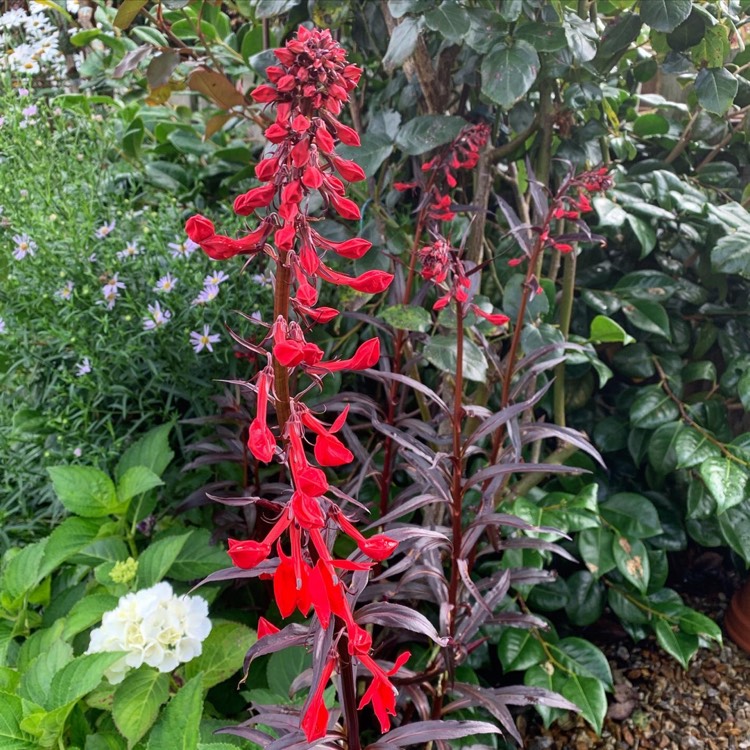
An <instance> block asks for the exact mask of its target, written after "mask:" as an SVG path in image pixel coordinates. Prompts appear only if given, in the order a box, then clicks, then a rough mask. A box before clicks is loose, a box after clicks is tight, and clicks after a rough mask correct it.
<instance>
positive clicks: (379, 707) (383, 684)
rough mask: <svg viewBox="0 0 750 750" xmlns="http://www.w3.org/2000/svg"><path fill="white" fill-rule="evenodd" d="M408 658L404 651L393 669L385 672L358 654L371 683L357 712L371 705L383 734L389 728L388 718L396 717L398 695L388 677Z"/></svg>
mask: <svg viewBox="0 0 750 750" xmlns="http://www.w3.org/2000/svg"><path fill="white" fill-rule="evenodd" d="M410 656H411V654H410V653H409V652H408V651H404V653H403V654H401V655H400V656H399V657H398V659H396V663H395V664H394V665H393V668H392V669H389V670H388V671H387V672H386V671H384V670H383V669H381V668H380V667H379V666H378V665H377V664H376V663H375V661H373V659H371V658H370V657H369V656H367V655H366V654H359V660H360V661H361V662H362V663H363V664H364V665H365V666H366V667H367V668H368V669H369V670H370V672H371V673H372V682H371V683H370V687H368V688H367V690H366V691H365V694H364V695H363V696H362V700H361V701H360V703H359V710H360V711H361V710H362V709H363V708H364V707H365V706H366V705H367V704H368V703H372V708H373V711H375V716H377V718H378V721H379V722H380V730H381V731H382V732H383V733H385V732H387V731H388V730H389V729H390V728H391V720H390V719H389V718H388V717H389V716H395V715H396V696H397V695H398V692H397V690H396V689H395V688H394V687H393V685H392V684H391V681H390V680H389V679H388V677H390V676H391V675H394V674H396V672H398V670H399V669H401V667H403V666H404V664H406V662H407V661H408V659H409V657H410Z"/></svg>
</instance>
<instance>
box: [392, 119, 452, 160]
mask: <svg viewBox="0 0 750 750" xmlns="http://www.w3.org/2000/svg"><path fill="white" fill-rule="evenodd" d="M466 124H467V123H466V120H464V118H463V117H451V116H449V115H420V116H418V117H415V118H413V119H411V120H409V122H407V123H406V125H404V126H403V127H402V128H401V129H400V130H399V132H398V135H397V136H396V145H397V146H398V147H399V148H400V149H401V150H402V151H403V152H404V153H405V154H409V155H410V156H415V155H417V154H424V153H425V152H426V151H430V150H432V149H433V148H437V147H438V146H442V145H443V144H445V143H449V142H450V141H452V140H453V139H454V138H455V137H456V136H457V135H458V134H459V133H460V132H461V130H462V128H463V127H464V126H465V125H466Z"/></svg>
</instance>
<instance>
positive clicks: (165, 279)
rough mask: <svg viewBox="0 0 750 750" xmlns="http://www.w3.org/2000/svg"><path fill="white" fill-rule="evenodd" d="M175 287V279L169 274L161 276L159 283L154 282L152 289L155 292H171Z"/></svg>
mask: <svg viewBox="0 0 750 750" xmlns="http://www.w3.org/2000/svg"><path fill="white" fill-rule="evenodd" d="M176 286H177V279H176V278H174V276H172V274H171V273H168V274H166V275H165V276H162V277H161V278H160V279H159V281H157V282H156V286H155V287H154V291H155V292H165V293H169V292H171V291H172V290H173V289H174V288H175V287H176Z"/></svg>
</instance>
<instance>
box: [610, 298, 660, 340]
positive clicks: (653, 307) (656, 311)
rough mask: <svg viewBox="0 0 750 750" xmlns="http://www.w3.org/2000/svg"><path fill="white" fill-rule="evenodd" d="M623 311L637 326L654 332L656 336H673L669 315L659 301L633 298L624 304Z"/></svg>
mask: <svg viewBox="0 0 750 750" xmlns="http://www.w3.org/2000/svg"><path fill="white" fill-rule="evenodd" d="M622 311H623V312H624V313H625V317H626V318H627V319H628V320H629V321H630V322H631V323H632V324H633V325H634V326H635V327H636V328H640V329H641V330H642V331H646V332H648V333H653V334H655V335H656V336H663V337H664V338H666V339H669V338H671V335H672V334H671V332H670V329H669V315H667V311H666V310H665V309H664V308H663V307H662V306H661V305H660V304H659V303H658V302H647V301H646V300H633V301H632V302H631V303H629V304H626V305H623V306H622Z"/></svg>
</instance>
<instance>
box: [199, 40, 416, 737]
mask: <svg viewBox="0 0 750 750" xmlns="http://www.w3.org/2000/svg"><path fill="white" fill-rule="evenodd" d="M275 55H276V58H277V59H278V65H273V66H271V67H269V68H268V69H267V71H266V75H267V77H268V80H269V83H268V84H263V85H261V86H258V87H257V88H256V89H255V90H254V91H253V92H252V97H253V99H254V100H255V101H256V102H258V103H262V104H266V105H268V106H269V107H272V108H273V111H274V112H275V122H274V123H273V124H272V125H271V126H270V127H268V129H267V130H266V131H265V135H266V138H267V139H268V140H269V141H270V143H271V144H272V145H271V148H270V149H269V151H268V152H267V153H266V155H265V158H263V160H262V161H260V162H259V163H258V164H257V166H256V168H255V173H256V176H257V177H258V179H259V180H260V181H261V182H262V183H263V184H262V185H261V186H260V187H256V188H253V189H252V190H250V191H248V192H247V193H245V194H243V195H240V196H238V197H237V199H236V200H235V201H234V211H235V212H236V213H237V214H238V215H240V216H248V217H249V216H253V215H255V213H256V212H257V211H259V210H262V211H263V215H262V217H261V218H260V221H259V223H258V224H257V226H255V228H253V229H252V230H251V231H250V232H249V234H247V235H246V236H244V237H242V238H239V239H233V238H231V237H227V236H225V235H220V234H217V233H216V231H215V228H214V225H213V223H212V222H211V221H209V220H208V219H206V218H205V217H203V216H193V217H192V218H191V219H189V220H188V222H187V226H186V230H187V233H188V236H189V237H190V238H191V239H192V240H193V241H195V242H196V243H198V244H199V245H200V246H201V247H202V248H203V250H204V251H205V252H206V253H207V254H208V255H209V256H210V257H211V258H214V259H216V260H225V259H228V258H231V257H234V256H236V255H250V256H252V255H259V254H265V255H267V256H268V257H270V258H271V259H272V261H273V262H274V263H275V267H276V270H275V274H274V277H275V281H274V319H273V321H271V322H270V323H269V324H268V326H267V327H268V333H267V335H266V337H265V338H264V340H263V342H262V343H261V346H258V347H252V346H251V345H248V346H250V347H251V348H253V349H254V350H255V351H256V353H257V354H258V355H259V356H260V358H261V361H263V360H264V359H265V366H264V367H263V368H262V369H261V370H260V372H259V373H258V374H257V376H256V377H255V378H254V382H253V383H248V384H247V385H248V387H250V388H252V389H253V390H254V391H255V393H256V394H257V399H256V411H255V415H254V417H253V419H252V421H251V423H250V425H249V437H248V443H247V445H248V449H249V450H250V452H251V453H252V454H253V456H254V457H255V458H256V459H257V460H258V461H261V462H265V463H270V462H274V461H276V462H278V463H280V464H282V465H284V466H285V467H286V469H287V475H288V476H289V478H290V481H291V487H290V490H289V492H288V493H287V495H288V498H287V499H286V501H285V502H284V503H283V504H280V505H279V506H278V515H277V520H276V522H275V524H274V525H273V526H272V528H271V529H270V531H269V532H268V533H267V534H266V536H265V537H264V538H263V539H260V540H256V539H249V540H235V539H230V540H229V555H230V557H231V559H232V561H233V563H234V564H235V565H236V566H237V567H238V568H242V569H247V570H256V571H260V570H262V571H263V573H269V572H270V573H271V575H272V578H273V591H274V597H275V600H276V603H277V605H278V608H279V611H280V613H281V615H282V617H285V618H286V617H289V616H290V615H291V614H292V613H293V612H294V611H295V610H298V611H299V612H301V613H302V615H304V616H307V615H308V614H310V613H311V612H313V613H314V614H315V616H316V618H317V621H318V623H319V625H320V629H321V630H322V632H323V633H325V634H326V635H328V636H330V637H329V638H328V639H327V641H326V643H327V644H328V646H327V648H325V649H323V650H322V651H318V650H316V652H315V661H314V664H313V675H314V683H313V685H312V687H311V691H310V696H309V698H308V701H307V704H306V706H305V708H304V710H303V714H302V717H301V722H300V726H301V729H302V730H303V731H304V733H305V736H306V738H307V740H308V741H314V740H317V739H319V738H321V737H323V736H325V735H326V733H327V730H328V725H329V713H328V709H327V708H326V706H325V704H324V702H323V693H324V690H325V688H326V686H327V684H328V682H329V680H330V679H331V678H332V675H333V674H334V672H338V673H339V674H340V677H341V679H340V688H339V699H340V702H341V704H342V708H343V712H344V717H345V722H346V736H347V739H348V743H349V747H350V748H355V750H356V748H358V747H359V730H358V726H357V710H358V709H362V708H363V707H364V706H366V705H368V704H371V705H372V707H373V709H374V711H375V714H376V716H377V718H378V720H379V722H380V725H381V728H382V730H383V731H387V729H388V728H389V726H390V717H391V716H394V715H395V701H396V691H395V689H394V687H393V685H392V683H391V680H390V677H391V676H392V675H394V674H395V673H396V672H398V670H399V669H400V668H401V666H402V665H403V664H404V663H405V662H406V660H407V659H408V657H409V654H408V652H407V653H403V654H401V656H400V657H399V658H398V659H397V660H396V662H395V664H394V665H392V666H391V667H390V668H386V667H384V666H382V665H381V664H379V663H378V662H377V661H375V659H373V657H372V653H371V652H372V637H371V635H370V633H369V632H368V631H367V630H366V629H364V628H363V627H361V626H360V625H358V624H357V622H356V621H355V616H354V613H353V611H352V604H351V598H350V596H349V593H348V589H347V586H346V585H345V583H344V581H343V580H342V575H343V573H342V571H344V572H345V571H365V572H366V571H368V570H369V569H370V567H371V566H372V565H373V564H374V563H375V562H382V561H384V560H385V559H386V558H388V557H389V556H390V555H391V554H392V553H393V552H394V550H395V549H396V547H397V544H398V543H397V542H396V541H395V540H394V539H391V538H389V537H387V536H385V535H382V534H378V535H375V536H372V537H369V538H366V537H365V536H363V535H362V534H361V533H360V532H359V530H358V529H357V528H356V526H355V524H354V523H353V521H352V519H350V518H349V517H347V515H346V514H345V513H344V511H343V510H342V507H341V504H340V503H341V502H342V501H343V502H351V503H354V502H355V501H354V499H353V498H348V497H347V496H346V495H345V494H344V493H342V492H341V491H340V490H338V489H336V490H335V493H334V491H333V490H332V488H331V486H330V485H329V482H328V478H327V476H326V473H325V471H324V469H325V468H328V467H338V466H342V465H345V464H348V463H350V462H351V461H352V460H353V455H352V453H351V451H350V450H349V449H348V448H347V446H346V445H345V444H344V442H342V440H341V439H340V438H339V437H338V433H339V432H340V431H341V429H342V427H343V426H344V424H345V422H346V418H347V413H348V407H347V408H346V409H345V410H344V411H343V412H342V413H341V414H339V416H338V417H337V418H336V419H335V420H334V421H333V423H332V424H328V423H327V421H326V420H325V418H324V416H323V415H320V414H316V413H315V412H314V411H313V410H312V409H311V408H309V407H308V406H307V405H306V404H305V403H304V400H303V396H304V393H305V391H306V390H307V389H305V390H303V391H302V392H298V393H294V392H293V391H294V385H295V384H296V383H297V382H299V381H300V380H302V378H300V377H299V375H301V374H304V375H306V376H308V378H309V380H310V381H312V382H313V383H314V382H316V381H319V380H320V379H321V378H323V377H324V376H326V375H328V374H330V373H333V372H340V371H345V370H362V369H366V368H369V367H372V366H373V365H375V364H376V362H377V361H378V359H379V357H380V341H379V339H378V338H377V337H375V338H371V339H369V340H367V341H365V342H364V343H362V344H361V345H360V346H359V347H358V348H357V350H356V351H355V353H354V355H353V356H352V357H351V358H349V359H339V360H325V359H324V352H323V350H322V349H321V348H320V347H318V346H317V344H315V343H313V342H312V341H310V340H309V339H310V332H311V330H312V329H313V328H314V326H316V325H319V324H324V323H326V322H328V321H331V320H332V319H334V318H335V317H337V316H338V315H339V311H338V310H335V309H333V308H330V307H321V306H318V297H319V288H320V285H321V282H328V283H331V284H336V285H342V286H348V287H350V288H351V289H354V290H356V291H358V292H363V293H368V294H376V293H380V292H383V291H384V290H385V289H386V288H387V287H388V286H389V284H390V283H391V280H392V278H393V277H392V275H391V274H389V273H386V272H384V271H377V270H375V271H367V272H366V273H363V274H361V275H360V276H350V275H347V274H344V273H341V272H339V271H336V270H334V269H333V268H331V267H330V266H329V265H328V263H327V261H326V258H327V256H328V254H330V253H334V254H335V255H338V256H339V257H342V258H346V259H358V258H361V257H362V256H363V255H364V254H365V253H366V252H367V251H368V250H369V249H370V247H371V243H370V242H368V241H367V240H364V239H360V238H353V239H349V240H345V241H333V240H330V239H328V238H326V237H325V236H324V235H323V234H322V233H321V232H319V231H318V230H317V229H316V222H317V221H318V217H313V216H311V215H310V213H309V202H310V201H309V199H310V197H311V196H312V195H313V194H314V193H316V192H317V194H318V195H319V196H320V198H321V199H322V203H323V206H324V207H325V210H328V211H332V212H335V213H336V214H338V216H339V217H341V218H342V219H349V220H356V219H359V218H360V210H359V207H358V206H357V205H356V203H354V202H353V201H352V200H350V199H349V198H347V197H346V195H345V193H346V187H345V184H344V183H345V182H355V181H359V180H362V179H364V177H365V175H364V172H363V171H362V169H361V168H360V167H359V166H357V164H355V163H354V162H352V161H349V160H346V159H343V158H341V157H340V156H338V155H337V154H336V145H337V143H344V144H346V145H348V146H358V145H359V137H358V135H357V133H356V131H354V130H353V129H352V128H350V127H348V126H347V125H345V124H343V123H342V122H340V120H339V119H338V116H339V115H340V112H341V110H342V106H343V105H344V104H345V103H346V102H347V101H348V99H349V96H350V92H351V91H352V90H353V89H354V88H355V87H356V85H357V82H358V80H359V78H360V75H361V70H360V69H359V68H357V67H356V66H354V65H350V64H348V63H347V60H346V53H345V51H344V50H343V49H342V48H341V47H340V46H339V45H338V44H337V43H336V42H335V41H334V40H333V39H332V37H331V34H330V32H329V31H320V30H316V29H313V30H309V29H306V28H304V27H300V28H299V30H298V31H297V34H296V36H295V37H294V38H292V39H291V40H290V41H289V42H287V44H286V45H285V46H284V47H283V48H281V49H277V50H275ZM293 376H294V377H293ZM271 410H273V411H274V412H275V416H276V420H275V424H273V422H272V421H271V419H270V411H271ZM311 444H312V451H310V450H309V448H310V445H311ZM310 452H312V457H311V456H310ZM333 497H336V498H337V501H336V500H334V499H332V498H333ZM339 531H340V532H343V533H344V534H346V535H347V536H349V537H350V538H351V539H352V540H353V541H354V542H355V544H356V545H357V547H358V549H359V553H358V554H355V555H354V556H353V557H350V558H349V559H346V560H338V559H335V557H334V555H333V553H332V551H331V547H332V542H333V537H334V536H335V533H336V532H339ZM289 627H293V626H289ZM285 630H286V629H285ZM319 632H321V631H319ZM275 634H276V628H274V627H273V626H272V625H271V624H270V623H268V622H267V621H265V620H262V621H261V627H260V628H259V635H261V636H264V639H268V640H269V641H271V640H272V639H273V638H274V635H275ZM280 643H281V642H280ZM279 647H280V648H281V647H283V645H280V646H279ZM357 665H361V666H362V667H364V669H365V670H366V671H367V672H369V675H370V677H371V682H370V684H369V686H368V687H367V689H366V690H365V691H364V693H363V695H362V696H361V699H360V700H359V702H357V695H356V678H355V672H354V668H355V666H357Z"/></svg>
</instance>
